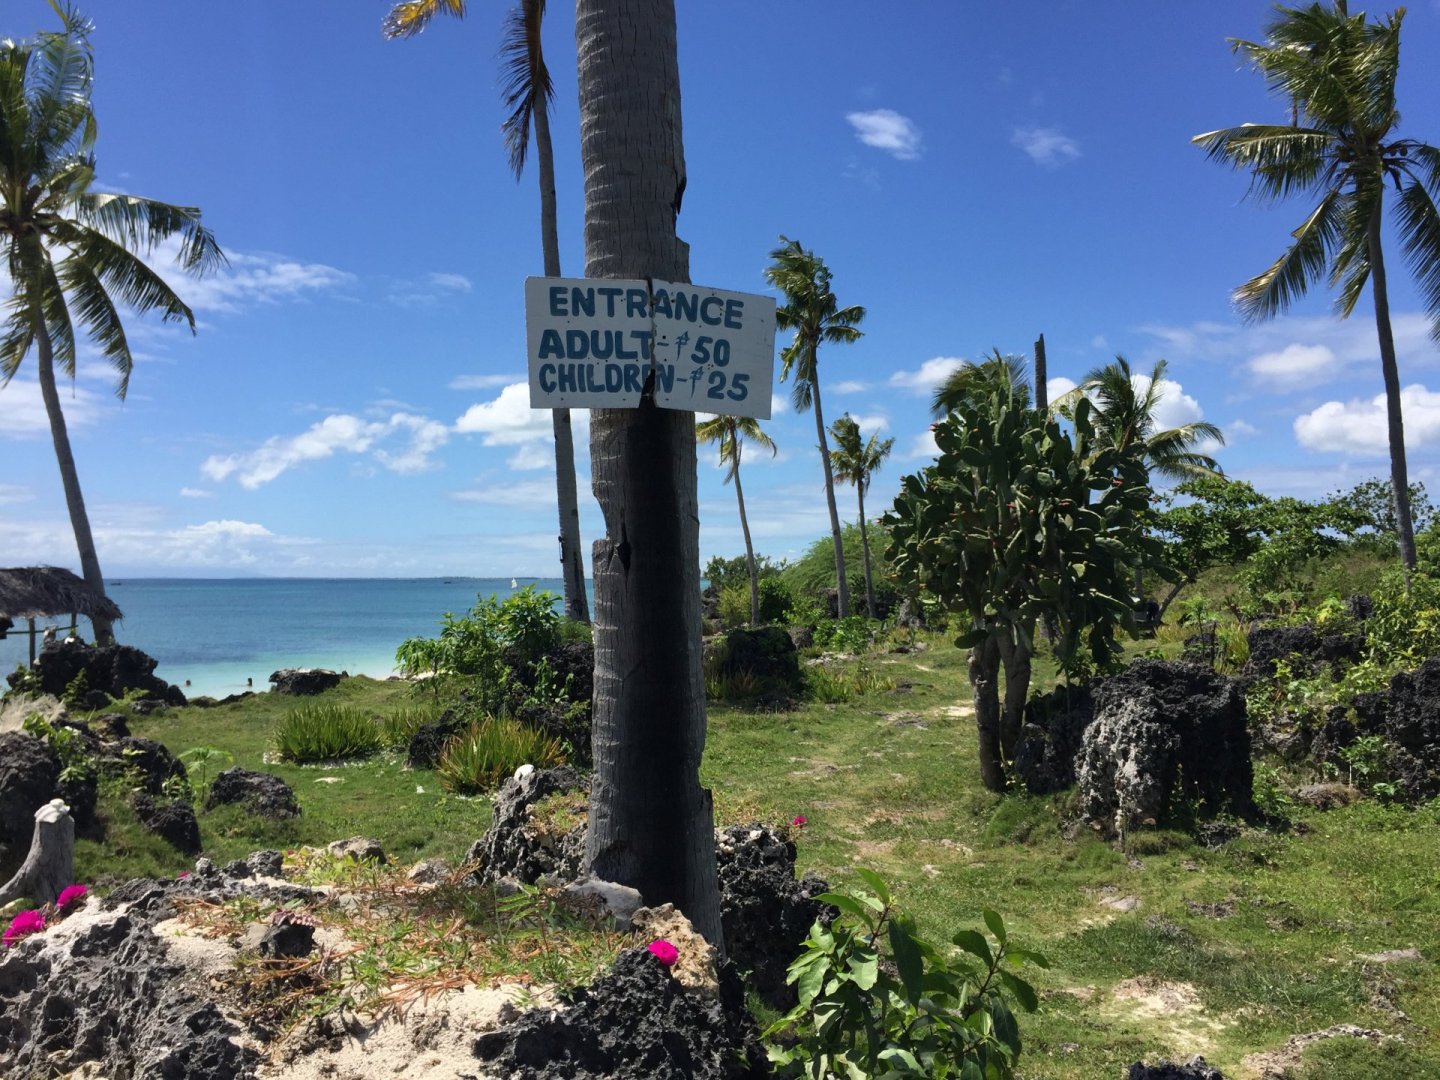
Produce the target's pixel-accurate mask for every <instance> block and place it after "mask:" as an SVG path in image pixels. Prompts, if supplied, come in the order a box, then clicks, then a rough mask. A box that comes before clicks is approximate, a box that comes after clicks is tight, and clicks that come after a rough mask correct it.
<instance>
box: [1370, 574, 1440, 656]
mask: <svg viewBox="0 0 1440 1080" xmlns="http://www.w3.org/2000/svg"><path fill="white" fill-rule="evenodd" d="M1370 598H1371V600H1372V601H1374V604H1375V611H1374V613H1373V614H1372V615H1371V616H1370V618H1369V619H1367V620H1366V621H1365V634H1366V637H1367V639H1368V642H1369V645H1370V650H1371V653H1372V655H1375V656H1384V657H1388V658H1396V657H1400V658H1404V659H1405V660H1408V661H1411V662H1413V663H1419V662H1420V661H1421V660H1424V659H1425V658H1426V657H1428V656H1436V655H1440V578H1433V577H1431V576H1430V575H1428V574H1420V573H1413V574H1411V575H1410V582H1409V587H1408V588H1407V587H1406V582H1405V575H1404V574H1403V573H1402V572H1401V571H1399V570H1392V571H1390V572H1389V573H1388V574H1386V575H1385V576H1384V577H1383V578H1381V579H1380V584H1379V586H1378V587H1377V588H1376V589H1375V591H1374V593H1373V594H1372V595H1371V597H1370Z"/></svg>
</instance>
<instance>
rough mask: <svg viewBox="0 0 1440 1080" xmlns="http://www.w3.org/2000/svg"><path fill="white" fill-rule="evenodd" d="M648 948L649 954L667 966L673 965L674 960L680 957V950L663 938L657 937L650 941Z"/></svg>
mask: <svg viewBox="0 0 1440 1080" xmlns="http://www.w3.org/2000/svg"><path fill="white" fill-rule="evenodd" d="M648 948H649V949H650V955H651V956H653V957H655V959H656V960H659V961H660V963H662V964H664V965H665V966H666V967H667V968H668V967H674V966H675V961H676V960H679V959H680V950H679V949H677V948H675V946H674V945H671V944H670V942H668V941H666V940H665V939H664V938H657V939H656V940H654V941H652V942H650V944H649V946H648Z"/></svg>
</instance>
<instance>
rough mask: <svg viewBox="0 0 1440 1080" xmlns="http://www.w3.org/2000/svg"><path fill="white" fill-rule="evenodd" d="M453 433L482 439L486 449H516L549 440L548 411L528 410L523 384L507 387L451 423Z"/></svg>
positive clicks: (528, 394)
mask: <svg viewBox="0 0 1440 1080" xmlns="http://www.w3.org/2000/svg"><path fill="white" fill-rule="evenodd" d="M577 411H578V410H577ZM571 416H572V417H573V416H574V412H572V413H571ZM455 430H456V431H457V432H459V433H461V434H462V435H484V436H485V438H484V440H483V442H484V445H486V446H519V445H520V444H521V443H527V442H530V441H532V440H534V439H545V438H551V437H552V430H551V420H550V413H549V411H548V410H546V409H532V408H531V407H530V387H529V386H528V385H527V384H525V383H523V382H517V383H511V384H510V385H509V386H507V387H505V389H504V390H502V391H500V396H499V397H497V398H496V399H495V400H494V401H484V402H481V403H480V404H478V405H471V406H470V408H468V409H466V410H465V413H464V415H462V416H461V417H460V419H458V420H456V421H455Z"/></svg>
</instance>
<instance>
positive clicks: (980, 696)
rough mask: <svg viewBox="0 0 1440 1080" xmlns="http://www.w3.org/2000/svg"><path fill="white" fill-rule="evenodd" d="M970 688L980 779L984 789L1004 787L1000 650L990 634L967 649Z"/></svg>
mask: <svg viewBox="0 0 1440 1080" xmlns="http://www.w3.org/2000/svg"><path fill="white" fill-rule="evenodd" d="M968 667H969V671H970V689H971V693H972V695H973V699H974V702H975V730H976V733H977V734H978V736H979V739H980V782H981V783H982V784H984V785H985V788H986V790H987V791H996V792H999V791H1004V790H1005V765H1004V759H1003V758H1002V757H1001V751H1000V650H999V647H998V646H997V645H996V643H995V639H994V638H993V637H989V638H986V639H985V640H984V641H982V642H981V643H980V644H979V645H976V646H975V647H974V648H973V649H971V650H970V658H969V664H968Z"/></svg>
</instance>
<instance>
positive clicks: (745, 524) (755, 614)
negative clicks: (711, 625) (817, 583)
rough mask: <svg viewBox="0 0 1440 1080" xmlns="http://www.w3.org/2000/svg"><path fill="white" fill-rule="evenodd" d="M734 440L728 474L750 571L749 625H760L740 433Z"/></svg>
mask: <svg viewBox="0 0 1440 1080" xmlns="http://www.w3.org/2000/svg"><path fill="white" fill-rule="evenodd" d="M731 437H732V438H733V439H734V440H735V463H734V464H733V465H732V466H731V473H730V475H731V476H732V477H733V478H734V480H735V501H736V502H737V503H739V504H740V531H741V532H742V533H744V534H745V568H746V569H747V570H749V571H750V625H751V626H759V625H760V574H759V572H758V571H757V570H756V569H755V546H754V545H753V544H752V543H751V542H750V521H749V519H747V518H746V517H745V492H744V491H743V490H742V489H741V487H740V433H739V432H738V431H736V432H734V433H733V435H732V436H731Z"/></svg>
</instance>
